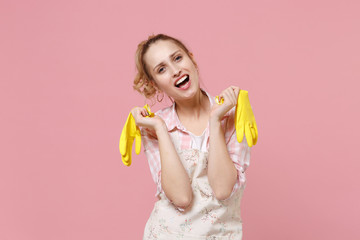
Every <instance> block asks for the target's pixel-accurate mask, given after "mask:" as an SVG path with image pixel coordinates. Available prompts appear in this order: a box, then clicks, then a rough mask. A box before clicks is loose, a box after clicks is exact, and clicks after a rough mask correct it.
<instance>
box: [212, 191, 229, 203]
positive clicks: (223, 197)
mask: <svg viewBox="0 0 360 240" xmlns="http://www.w3.org/2000/svg"><path fill="white" fill-rule="evenodd" d="M230 195H231V192H225V191H220V192H219V191H218V192H217V193H215V197H216V199H217V200H219V201H222V200H226V199H228V198H229V197H230Z"/></svg>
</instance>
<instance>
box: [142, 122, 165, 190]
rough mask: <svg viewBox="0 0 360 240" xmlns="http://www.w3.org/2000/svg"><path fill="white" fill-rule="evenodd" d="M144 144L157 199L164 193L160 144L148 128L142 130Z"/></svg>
mask: <svg viewBox="0 0 360 240" xmlns="http://www.w3.org/2000/svg"><path fill="white" fill-rule="evenodd" d="M141 138H142V144H143V146H144V152H145V155H146V158H147V160H148V163H149V168H150V173H151V176H152V178H153V180H154V182H155V184H156V194H155V197H157V196H158V195H159V194H160V193H161V192H162V187H161V161H160V150H159V143H158V139H157V137H156V134H155V133H154V132H152V131H150V130H149V129H147V128H141Z"/></svg>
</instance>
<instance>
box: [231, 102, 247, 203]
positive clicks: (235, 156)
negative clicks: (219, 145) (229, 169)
mask: <svg viewBox="0 0 360 240" xmlns="http://www.w3.org/2000/svg"><path fill="white" fill-rule="evenodd" d="M234 118H235V108H232V109H231V110H230V111H229V117H228V118H227V120H226V128H225V129H226V131H225V141H226V146H227V149H228V152H229V155H230V158H231V160H232V161H233V163H234V166H235V168H236V170H237V180H236V183H235V185H234V187H233V190H232V192H231V194H230V196H229V198H230V197H232V196H233V194H234V193H235V192H236V191H237V190H238V189H239V188H244V187H245V184H246V177H245V171H246V169H247V168H248V167H249V165H250V156H251V148H250V147H249V146H248V144H247V140H246V137H245V135H244V138H243V141H242V142H241V143H239V142H238V141H237V137H236V129H235V124H234Z"/></svg>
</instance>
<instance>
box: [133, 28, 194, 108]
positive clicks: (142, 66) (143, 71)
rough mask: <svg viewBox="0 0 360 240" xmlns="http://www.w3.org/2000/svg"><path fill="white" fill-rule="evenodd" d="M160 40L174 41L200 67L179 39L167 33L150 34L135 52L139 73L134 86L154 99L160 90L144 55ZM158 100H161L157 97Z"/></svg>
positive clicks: (148, 97) (147, 96)
mask: <svg viewBox="0 0 360 240" xmlns="http://www.w3.org/2000/svg"><path fill="white" fill-rule="evenodd" d="M158 40H170V41H173V42H174V43H175V44H176V45H178V46H179V47H180V48H181V49H182V50H184V51H185V53H186V54H187V55H188V56H189V57H190V59H191V60H192V62H193V63H194V65H195V67H196V68H198V66H197V64H196V62H195V60H194V59H193V54H192V53H191V52H190V51H189V50H188V49H187V47H185V45H184V44H183V43H182V42H181V41H180V40H178V39H176V38H173V37H170V36H168V35H165V34H157V35H150V36H149V37H148V39H147V40H144V41H142V42H140V43H139V45H138V47H137V50H136V53H135V64H136V69H137V74H136V76H135V79H134V85H133V88H134V89H135V90H137V91H138V92H139V93H140V94H142V95H144V96H145V97H146V98H147V99H153V97H154V96H155V95H156V94H157V93H158V92H160V91H159V89H158V88H157V86H156V83H155V81H154V79H153V77H152V76H151V74H149V73H148V71H147V68H146V63H145V61H144V55H145V53H146V52H147V50H148V49H149V47H150V46H151V44H153V43H155V42H156V41H158ZM157 101H158V102H161V101H162V99H161V100H159V99H158V98H157Z"/></svg>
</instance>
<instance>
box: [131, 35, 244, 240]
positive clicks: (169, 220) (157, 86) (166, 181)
mask: <svg viewBox="0 0 360 240" xmlns="http://www.w3.org/2000/svg"><path fill="white" fill-rule="evenodd" d="M136 67H137V71H138V73H137V76H136V78H135V81H134V88H135V89H136V90H138V91H139V92H140V93H142V94H143V95H144V96H145V97H146V98H152V97H154V96H155V95H157V99H159V96H162V98H163V96H164V94H166V95H167V96H168V97H169V98H170V99H171V100H172V101H173V104H172V106H170V107H166V108H164V109H162V110H160V111H158V112H156V113H155V117H151V118H150V117H146V116H147V111H146V110H145V109H144V108H141V107H135V108H133V109H132V110H131V113H132V115H133V117H134V119H135V122H136V125H137V126H139V127H140V130H141V136H142V139H143V146H144V148H145V154H146V157H147V159H148V162H149V166H150V170H151V174H152V177H153V180H154V181H155V184H156V186H157V192H156V196H157V197H158V199H159V200H158V201H157V202H156V203H155V206H154V209H153V211H152V213H151V215H150V218H149V220H148V221H147V223H146V226H145V231H144V238H143V239H146V240H148V239H166V240H172V239H237V240H239V239H242V221H241V217H240V200H241V197H242V193H243V190H244V187H245V174H244V172H245V170H246V168H247V166H248V165H249V161H250V147H248V145H247V142H246V138H245V136H244V139H243V142H242V143H239V142H237V139H236V133H235V126H234V115H235V106H236V103H237V97H238V94H239V91H240V89H239V88H238V87H235V86H231V87H228V88H226V89H225V90H223V91H222V92H221V93H220V94H219V95H218V96H219V97H220V98H223V99H224V103H223V104H221V105H219V104H217V103H215V98H214V97H212V96H211V95H210V94H209V93H208V92H206V91H205V90H203V89H202V88H201V87H200V83H199V71H198V67H197V64H196V62H195V60H194V57H193V54H192V53H191V52H190V51H189V50H188V49H187V48H186V47H185V46H184V44H183V43H182V42H180V41H179V40H177V39H175V38H172V37H170V36H167V35H163V34H158V35H155V36H150V37H149V38H148V40H145V41H143V42H141V43H140V44H139V45H138V49H137V51H136ZM161 100H162V99H161ZM161 100H158V101H161Z"/></svg>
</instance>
